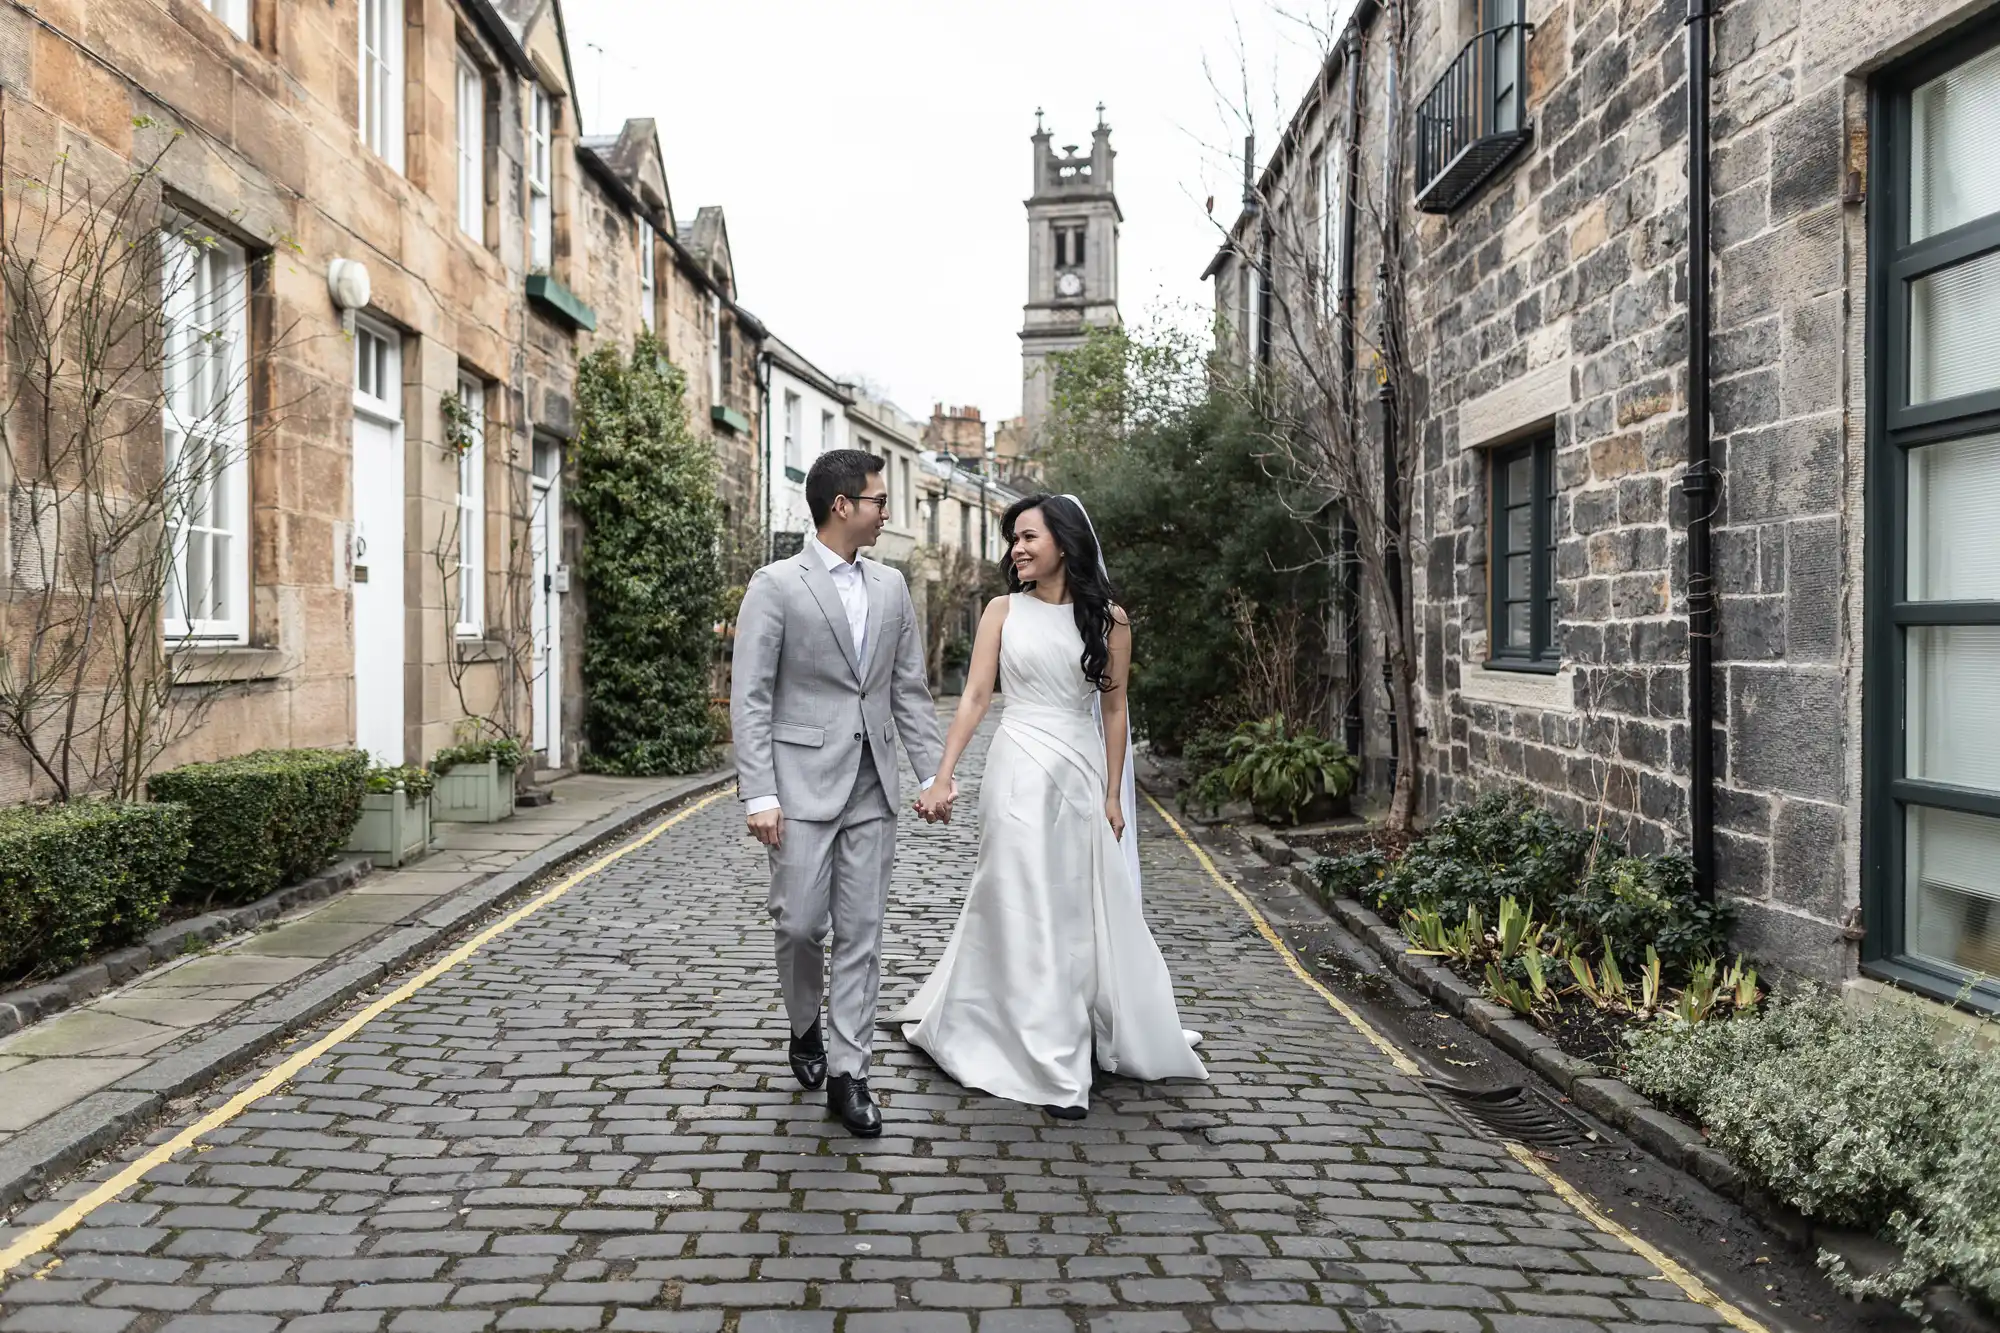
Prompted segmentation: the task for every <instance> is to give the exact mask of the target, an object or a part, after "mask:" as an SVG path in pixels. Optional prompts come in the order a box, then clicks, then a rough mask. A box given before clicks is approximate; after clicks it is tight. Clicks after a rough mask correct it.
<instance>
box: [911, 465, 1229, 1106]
mask: <svg viewBox="0 0 2000 1333" xmlns="http://www.w3.org/2000/svg"><path fill="white" fill-rule="evenodd" d="M1001 532H1002V534H1003V535H1004V536H1005V537H1006V539H1007V546H1008V556H1009V562H1008V567H1007V584H1008V586H1009V587H1010V588H1012V589H1014V590H1015V591H1013V592H1011V593H1009V594H1008V595H1007V596H1005V597H997V598H995V599H994V600H993V601H992V602H991V603H990V604H988V606H987V608H986V612H985V614H984V616H983V617H982V618H981V619H980V622H979V633H978V636H977V638H976V640H975V641H974V643H973V648H972V663H971V667H970V669H969V671H968V673H967V676H966V686H965V693H964V696H963V697H962V698H961V699H960V700H959V705H958V715H957V717H956V718H955V719H953V721H952V724H951V733H950V735H949V736H947V737H946V740H945V747H944V761H943V764H942V766H941V767H940V769H939V771H938V776H937V779H936V780H935V781H934V782H933V783H932V784H931V786H930V787H929V788H928V789H927V791H926V792H925V794H924V795H923V796H922V797H920V798H919V799H918V801H917V810H918V813H919V814H921V815H923V816H924V817H925V818H926V819H934V818H938V817H941V816H943V815H945V814H947V813H948V812H949V809H950V805H949V802H950V800H951V794H952V793H954V791H955V786H954V783H953V781H952V774H953V772H954V771H955V770H956V768H957V766H958V760H959V758H960V756H962V755H963V754H964V753H965V749H966V746H968V745H969V744H971V742H972V737H973V733H974V732H975V731H976V730H977V729H978V727H979V723H980V721H981V720H982V719H983V718H984V717H985V716H986V710H987V708H988V707H989V706H990V705H991V703H992V701H993V687H994V683H995V681H996V680H997V681H998V682H999V683H1000V685H1001V687H1002V690H1001V692H1002V694H1003V695H1004V696H1005V699H1006V705H1005V707H1004V708H1003V709H1002V711H1001V716H1000V728H999V731H998V732H997V733H996V734H995V735H994V737H993V742H992V745H991V747H990V748H989V749H988V752H987V757H986V775H985V780H984V782H983V784H982V786H981V789H980V807H979V808H980V830H979V861H978V864H977V865H976V866H975V867H974V869H973V872H972V884H971V887H970V888H969V889H968V890H967V893H966V897H965V908H964V910H963V912H962V913H961V914H960V915H959V919H958V924H957V926H956V927H955V928H954V929H953V931H952V936H951V942H950V943H949V944H948V945H947V946H946V948H945V951H944V958H943V959H942V961H940V962H939V963H938V966H937V970H936V971H935V972H933V973H932V974H931V976H930V979H929V980H928V981H926V982H925V983H924V985H923V987H922V988H921V989H920V990H919V991H918V992H917V996H916V998H915V999H914V1000H912V1001H911V1002H910V1004H909V1005H908V1007H907V1008H905V1009H904V1010H903V1012H902V1013H900V1014H898V1015H897V1016H896V1017H895V1018H893V1019H892V1020H891V1021H892V1022H896V1023H902V1024H904V1025H905V1026H904V1028H903V1035H904V1037H905V1039H906V1040H908V1041H909V1042H911V1043H912V1044H913V1045H915V1046H917V1047H919V1048H920V1049H922V1050H924V1051H926V1052H928V1053H929V1055H930V1056H931V1058H932V1059H933V1060H935V1061H937V1063H938V1065H939V1066H940V1067H941V1068H943V1070H944V1071H945V1072H946V1073H947V1074H949V1075H951V1077H952V1078H954V1079H956V1080H957V1081H958V1082H959V1083H961V1084H964V1085H965V1086H966V1087H970V1088H978V1089H981V1090H982V1091H985V1092H989V1093H992V1094H993V1095H994V1096H997V1097H1005V1098H1007V1099H1009V1100H1011V1101H1017V1102H1025V1103H1027V1104H1029V1105H1033V1106H1040V1107H1042V1108H1043V1109H1044V1110H1046V1111H1047V1112H1048V1113H1049V1114H1050V1115H1053V1116H1057V1117H1059V1118H1061V1119H1065V1120H1074V1119H1081V1118H1082V1117H1083V1116H1084V1115H1085V1114H1087V1113H1088V1111H1089V1100H1090V1086H1091V1076H1092V1065H1093V1063H1094V1064H1095V1065H1096V1066H1097V1067H1099V1068H1102V1069H1104V1070H1106V1071H1108V1072H1110V1073H1115V1074H1124V1075H1128V1076H1130V1077H1132V1078H1137V1079H1168V1078H1194V1079H1205V1078H1207V1077H1208V1071H1207V1070H1206V1069H1204V1068H1203V1067H1202V1063H1201V1060H1200V1059H1199V1058H1198V1057H1197V1056H1196V1055H1195V1053H1194V1050H1193V1046H1192V1043H1193V1042H1196V1041H1199V1040H1200V1038H1199V1037H1198V1036H1197V1035H1196V1034H1194V1033H1191V1032H1184V1031H1183V1030H1182V1028H1181V1025H1180V1014H1179V1010H1178V1009H1177V1007H1176V1006H1175V1004H1174V988H1173V979H1172V978H1171V977H1169V976H1168V974H1167V965H1166V962H1165V960H1164V959H1162V958H1161V957H1160V950H1159V946H1157V945H1156V944H1154V943H1153V936H1152V933H1151V932H1150V931H1148V930H1147V929H1146V922H1145V919H1144V917H1143V916H1142V915H1141V914H1140V909H1139V892H1138V883H1137V871H1138V857H1137V856H1136V855H1128V853H1129V852H1130V851H1131V850H1132V849H1133V847H1134V840H1135V839H1136V838H1137V837H1138V830H1137V829H1136V828H1133V827H1131V824H1132V822H1133V812H1132V807H1131V804H1130V799H1129V795H1128V793H1129V791H1130V757H1131V756H1130V745H1129V740H1128V737H1129V735H1130V732H1129V729H1128V727H1127V724H1126V710H1125V680H1126V673H1127V671H1128V669H1129V667H1130V665H1131V659H1132V629H1131V625H1130V624H1129V622H1128V621H1127V620H1126V617H1125V613H1124V612H1123V611H1122V610H1120V609H1119V608H1118V607H1117V606H1114V605H1113V604H1112V600H1111V597H1112V593H1111V587H1110V579H1109V577H1108V576H1107V575H1106V573H1105V568H1104V561H1103V556H1102V554H1101V552H1100V551H1099V549H1098V543H1097V534H1096V533H1095V532H1094V531H1092V529H1091V524H1090V517H1089V515H1087V514H1086V513H1085V512H1084V509H1083V506H1082V505H1081V504H1079V503H1078V502H1077V500H1076V498H1075V497H1074V496H1067V495H1034V496H1030V497H1028V498H1027V499H1025V500H1022V501H1020V502H1018V503H1016V504H1015V505H1014V506H1013V507H1012V508H1011V509H1009V510H1008V511H1007V514H1006V517H1005V518H1004V519H1002V521H1001ZM1106 736H1112V737H1116V738H1118V739H1119V741H1120V742H1121V743H1119V744H1114V745H1108V746H1107V745H1106V744H1105V737H1106ZM1121 842H1122V843H1123V844H1124V846H1123V847H1122V848H1121V846H1120V844H1121ZM1093 1055H1094V1060H1093Z"/></svg>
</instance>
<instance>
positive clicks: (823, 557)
mask: <svg viewBox="0 0 2000 1333" xmlns="http://www.w3.org/2000/svg"><path fill="white" fill-rule="evenodd" d="M806 549H807V550H808V551H810V552H812V554H813V555H814V556H816V557H818V559H819V562H820V563H821V564H823V565H825V566H826V572H827V576H828V577H829V578H831V579H832V580H833V588H834V591H835V592H837V593H839V594H840V605H841V609H842V610H844V611H846V612H847V634H848V637H849V639H850V640H851V641H852V642H853V644H854V660H855V661H856V662H859V663H860V664H861V667H862V669H863V670H864V671H865V670H866V669H867V667H868V579H867V576H866V575H864V574H863V573H862V572H861V556H860V555H859V554H858V553H857V554H856V555H855V557H854V559H852V560H842V559H841V558H840V554H839V552H837V551H835V550H834V549H833V548H832V547H830V546H828V545H827V544H826V543H825V542H823V541H821V540H820V539H819V537H818V535H817V534H815V535H813V536H811V537H808V538H806ZM936 780H937V779H936V777H935V776H933V777H928V778H925V779H924V780H923V781H922V782H921V783H920V784H918V787H917V790H919V791H929V790H930V785H931V783H933V782H935V781H936ZM777 808H778V798H777V797H775V796H759V797H757V798H756V799H755V800H750V801H745V802H744V803H743V813H744V814H746V815H761V814H763V813H764V812H765V811H766V810H776V809H777Z"/></svg>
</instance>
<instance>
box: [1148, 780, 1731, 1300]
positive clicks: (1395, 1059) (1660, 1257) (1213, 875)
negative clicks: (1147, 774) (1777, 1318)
mask: <svg viewBox="0 0 2000 1333" xmlns="http://www.w3.org/2000/svg"><path fill="white" fill-rule="evenodd" d="M1146 801H1147V803H1148V804H1150V805H1151V806H1152V807H1153V810H1154V811H1155V812H1156V813H1157V814H1158V815H1159V816H1160V818H1161V819H1164V820H1166V821H1167V827H1168V828H1170V829H1172V830H1173V831H1174V834H1175V836H1177V837H1178V838H1179V839H1180V840H1181V842H1182V844H1183V845H1185V846H1186V847H1187V849H1188V850H1189V851H1190V852H1193V853H1194V859H1195V860H1197V861H1199V862H1200V863H1201V868H1202V869H1203V870H1206V871H1207V872H1208V876H1209V878H1210V879H1212V880H1214V881H1215V882H1216V884H1217V885H1218V886H1219V887H1220V888H1221V889H1222V891H1223V892H1224V893H1226V894H1228V895H1229V896H1230V897H1231V898H1233V899H1235V900H1236V905H1237V906H1238V907H1240V908H1242V909H1243V911H1244V913H1245V914H1246V915H1248V916H1249V918H1250V920H1251V922H1252V923H1253V924H1254V925H1255V926H1256V927H1257V933H1258V934H1259V935H1262V936H1263V937H1264V939H1265V942H1266V943H1268V944H1269V945H1270V946H1271V947H1272V948H1273V949H1275V950H1277V952H1278V956H1279V957H1280V958H1282V959H1284V960H1285V966H1286V967H1288V968H1290V969H1291V970H1292V975H1294V976H1296V977H1297V978H1298V979H1299V980H1301V981H1303V982H1305V983H1306V985H1308V986H1310V987H1312V988H1313V990H1315V991H1316V992H1318V994H1319V997H1320V998H1321V999H1322V1000H1325V1001H1326V1002H1327V1003H1328V1004H1329V1005H1331V1006H1333V1010H1334V1012H1335V1013H1337V1014H1339V1015H1340V1016H1341V1017H1342V1018H1343V1019H1346V1020H1347V1023H1348V1026H1350V1027H1352V1028H1353V1029H1354V1030H1355V1031H1356V1032H1358V1033H1360V1034H1361V1035H1362V1036H1364V1037H1366V1038H1367V1039H1368V1041H1369V1042H1370V1043H1371V1044H1372V1045H1373V1046H1374V1047H1375V1048H1376V1049H1377V1050H1379V1051H1381V1052H1382V1053H1383V1054H1384V1055H1385V1056H1387V1057H1388V1058H1389V1062H1390V1063H1391V1064H1393V1065H1394V1066H1395V1067H1396V1069H1397V1071H1398V1072H1400V1073H1404V1074H1408V1075H1409V1076H1410V1077H1412V1078H1420V1077H1422V1076H1423V1070H1422V1068H1421V1067H1420V1066H1419V1065H1418V1064H1417V1062H1416V1061H1415V1060H1412V1059H1411V1058H1410V1057H1409V1056H1407V1055H1405V1054H1404V1053H1403V1052H1402V1051H1401V1050H1399V1049H1398V1048H1397V1047H1396V1045H1395V1043H1393V1042H1391V1041H1390V1040H1389V1039H1388V1038H1387V1037H1385V1036H1383V1035H1382V1034H1381V1033H1380V1032H1379V1031H1377V1030H1376V1028H1375V1027H1374V1025H1373V1024H1371V1023H1369V1021H1368V1020H1367V1019H1365V1018H1363V1017H1362V1016H1361V1015H1360V1014H1359V1013H1357V1012H1355V1009H1354V1006H1353V1005H1350V1004H1348V1003H1347V1002H1346V1001H1345V1000H1343V999H1341V998H1340V997H1339V996H1338V995H1335V994H1334V993H1333V992H1332V991H1330V990H1328V989H1327V988H1326V987H1325V986H1324V985H1323V984H1322V983H1321V982H1320V980H1319V978H1318V977H1315V976H1314V975H1313V974H1312V973H1310V972H1308V971H1307V970H1306V967H1305V964H1304V963H1301V962H1300V961H1299V957H1298V955H1297V954H1295V953H1293V952H1292V949H1291V946H1290V945H1288V944H1286V943H1285V941H1284V937H1283V936H1281V935H1279V934H1278V932H1277V930H1276V929H1274V928H1273V927H1272V925H1271V923H1270V921H1269V920H1267V919H1266V918H1265V916H1264V914H1263V913H1262V912H1260V911H1258V910H1257V904H1255V903H1253V902H1251V901H1250V898H1249V895H1247V894H1245V893H1244V892H1243V890H1242V889H1240V888H1238V887H1236V885H1235V884H1234V883H1233V882H1232V881H1231V880H1230V879H1229V877H1228V876H1226V875H1224V874H1223V873H1222V872H1221V871H1220V870H1218V869H1216V866H1215V862H1214V861H1213V860H1212V859H1210V857H1209V855H1208V852H1207V851H1206V850H1205V849H1204V848H1203V847H1202V845H1201V844H1200V843H1198V842H1196V841H1195V840H1194V839H1193V838H1191V837H1189V836H1188V831H1187V830H1186V829H1184V828H1182V827H1181V824H1180V821H1179V820H1177V819H1175V818H1174V817H1173V816H1172V815H1170V814H1168V813H1167V808H1166V807H1165V806H1163V805H1161V804H1160V802H1159V800H1158V798H1157V797H1155V796H1154V795H1153V793H1151V792H1147V793H1146ZM1505 1142H1506V1148H1507V1151H1508V1152H1509V1153H1511V1154H1512V1155H1513V1157H1514V1160H1515V1161H1517V1162H1519V1163H1520V1164H1521V1165H1522V1166H1525V1167H1527V1168H1528V1170H1530V1171H1532V1172H1534V1173H1535V1174H1536V1175H1537V1176H1539V1177H1540V1178H1541V1179H1542V1180H1543V1182H1545V1183H1546V1184H1547V1185H1548V1186H1549V1188H1550V1189H1552V1190H1554V1191H1555V1192H1556V1195H1557V1197H1559V1198H1561V1199H1562V1201H1563V1202H1564V1203H1567V1204H1568V1205H1569V1206H1570V1207H1572V1208H1574V1209H1576V1211H1577V1212H1578V1213H1580V1214H1581V1215H1582V1216H1583V1219H1584V1220H1585V1221H1587V1222H1589V1223H1590V1224H1591V1225H1592V1226H1594V1227H1596V1228H1597V1229H1598V1230H1599V1231H1602V1232H1603V1233H1604V1234H1605V1235H1607V1236H1610V1237H1613V1238H1614V1239H1616V1240H1618V1241H1621V1242H1622V1243H1623V1244H1624V1245H1625V1246H1626V1247H1627V1248H1628V1249H1630V1250H1631V1251H1632V1252H1633V1253H1634V1254H1636V1255H1638V1256H1639V1257H1640V1258H1641V1259H1644V1260H1645V1261H1646V1262H1647V1263H1649V1264H1651V1265H1653V1266H1654V1267H1655V1268H1657V1269H1659V1270H1660V1276H1661V1277H1662V1278H1664V1279H1666V1280H1667V1281H1668V1282H1671V1283H1673V1284H1674V1285H1675V1286H1676V1287H1679V1288H1680V1289H1681V1291H1682V1292H1684V1293H1685V1294H1686V1295H1687V1298H1688V1299H1689V1300H1691V1301H1693V1302H1695V1303H1696V1304H1697V1305H1701V1306H1705V1307H1706V1308H1708V1309H1710V1310H1713V1311H1715V1313H1716V1314H1718V1315H1720V1316H1722V1318H1723V1319H1724V1320H1726V1321H1727V1322H1728V1323H1729V1324H1731V1325H1733V1326H1734V1327H1736V1328H1738V1329H1741V1330H1742V1333H1770V1330H1769V1329H1767V1328H1766V1327H1765V1326H1764V1325H1763V1324H1760V1323H1758V1322H1757V1321H1756V1320H1755V1319H1752V1318H1751V1317H1750V1316H1749V1315H1747V1314H1745V1313H1743V1311H1741V1310H1739V1309H1737V1308H1736V1307H1735V1306H1733V1305H1731V1304H1730V1303H1729V1302H1728V1301H1725V1300H1723V1299H1722V1298H1721V1297H1720V1296H1717V1295H1716V1294H1715V1293H1714V1292H1712V1291H1710V1290H1709V1289H1708V1286H1707V1285H1706V1284H1705V1283H1703V1282H1702V1280H1701V1279H1700V1278H1698V1277H1696V1276H1695V1275H1694V1274H1693V1273H1690V1272H1689V1271H1688V1270H1687V1269H1685V1268H1683V1267H1682V1266H1681V1265H1680V1264H1678V1263H1676V1262H1674V1260H1672V1259H1670V1258H1668V1257H1667V1256H1666V1255H1665V1254H1664V1253H1662V1252H1661V1251H1660V1249H1659V1248H1658V1247H1657V1246H1654V1245H1653V1244H1651V1243H1650V1242H1648V1241H1645V1240H1641V1239H1640V1238H1639V1237H1638V1236H1636V1235H1634V1234H1633V1233H1632V1232H1631V1231H1629V1230H1627V1229H1626V1228H1625V1227H1622V1226H1620V1225H1619V1224H1618V1223H1616V1222H1614V1221H1612V1220H1611V1219H1610V1218H1608V1217H1606V1216H1605V1215H1604V1214H1603V1213H1600V1212H1599V1211H1598V1210H1597V1209H1596V1208H1595V1207H1594V1206H1593V1205H1592V1204H1591V1202H1590V1201H1589V1200H1588V1199H1586V1198H1584V1197H1583V1195H1582V1194H1581V1193H1579V1192H1578V1190H1577V1189H1576V1187H1575V1186H1574V1185H1571V1184H1570V1183H1569V1182H1568V1181H1566V1180H1564V1179H1563V1178H1562V1177H1560V1176H1558V1175H1557V1174H1556V1173H1555V1172H1553V1171H1551V1170H1549V1168H1548V1166H1547V1165H1546V1164H1544V1163H1543V1162H1542V1161H1541V1160H1540V1159H1539V1158H1537V1157H1536V1156H1535V1154H1534V1152H1533V1151H1532V1150H1531V1149H1529V1148H1527V1147H1524V1146H1523V1145H1521V1144H1519V1143H1515V1142H1512V1141H1511V1140H1508V1141H1505Z"/></svg>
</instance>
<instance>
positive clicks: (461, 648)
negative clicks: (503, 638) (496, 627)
mask: <svg viewBox="0 0 2000 1333" xmlns="http://www.w3.org/2000/svg"><path fill="white" fill-rule="evenodd" d="M458 660H459V661H461V662H504V661H506V660H507V645H506V644H504V643H502V642H500V640H498V639H478V638H473V637H471V636H466V637H463V638H461V639H459V640H458Z"/></svg>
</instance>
